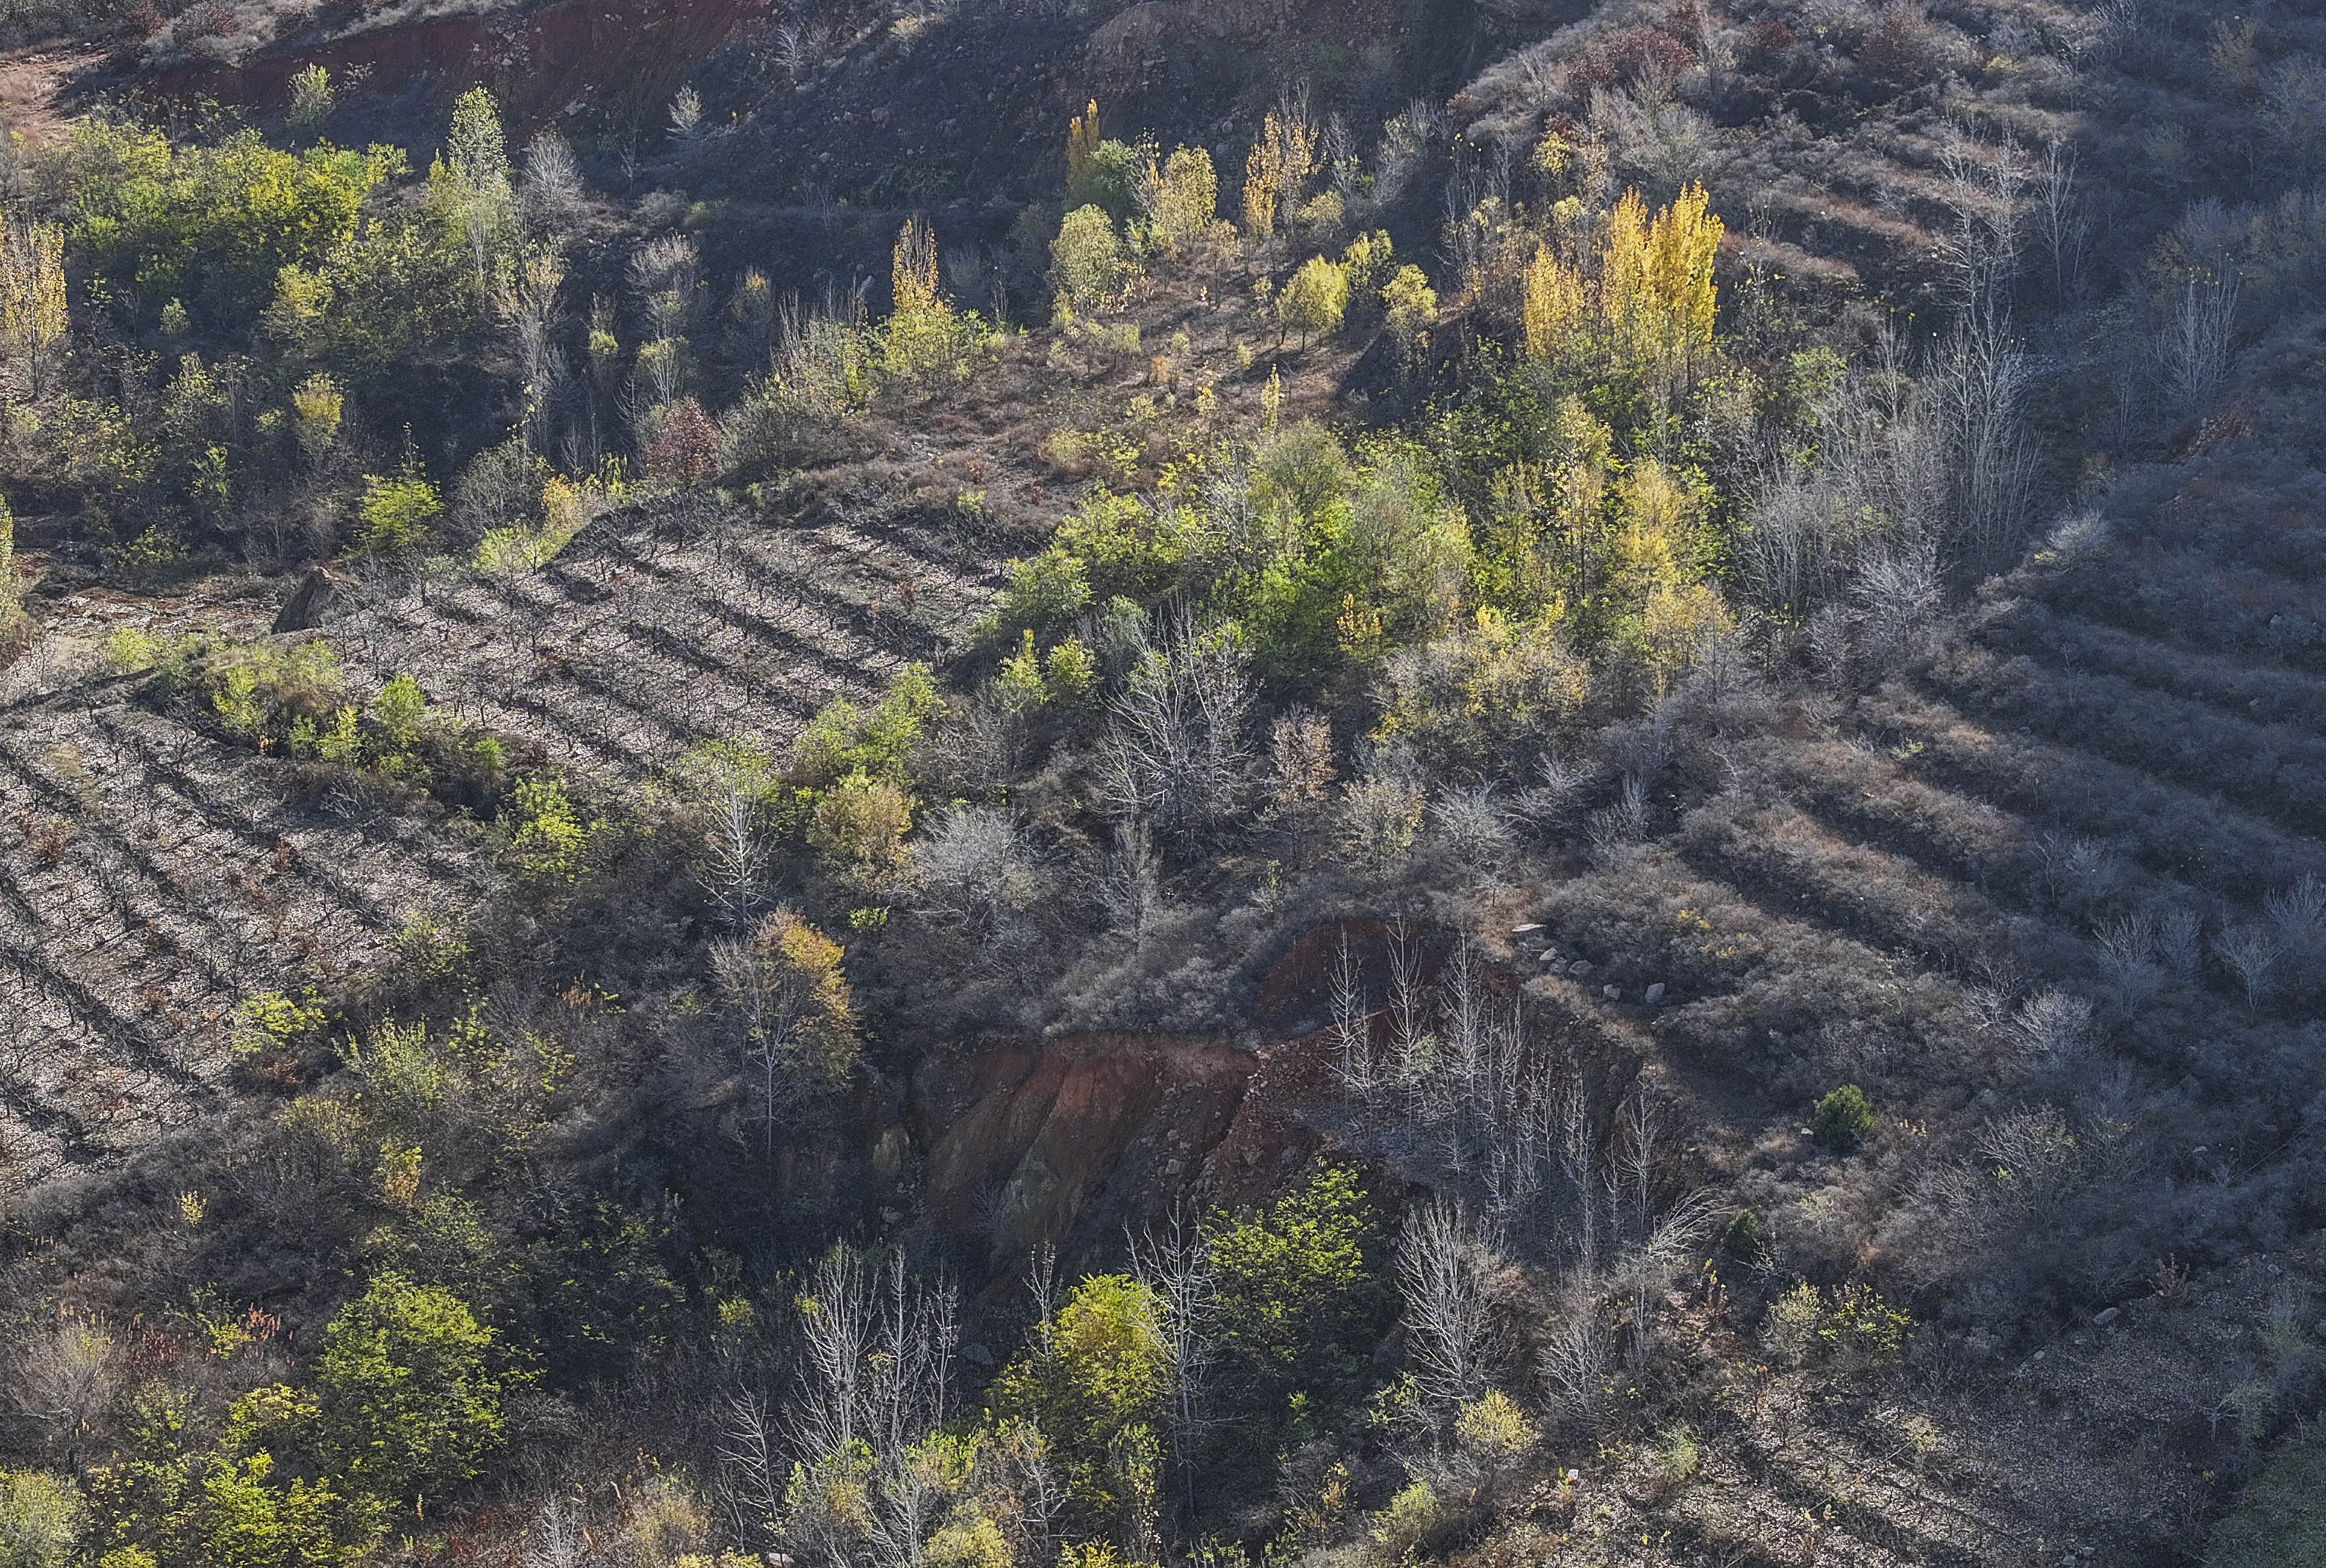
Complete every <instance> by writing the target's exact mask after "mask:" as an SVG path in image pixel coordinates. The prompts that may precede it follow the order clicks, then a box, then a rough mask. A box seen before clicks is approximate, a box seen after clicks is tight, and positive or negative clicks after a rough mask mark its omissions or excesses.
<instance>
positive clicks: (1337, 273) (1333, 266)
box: [1276, 255, 1349, 339]
mask: <svg viewBox="0 0 2326 1568" xmlns="http://www.w3.org/2000/svg"><path fill="white" fill-rule="evenodd" d="M1348 309H1349V272H1348V269H1347V268H1346V267H1344V266H1342V265H1341V264H1339V263H1337V262H1332V261H1327V260H1326V259H1325V258H1324V257H1323V256H1321V255H1317V256H1310V257H1309V258H1308V259H1307V261H1305V262H1302V263H1301V264H1300V266H1299V268H1298V271H1296V272H1295V273H1293V274H1292V276H1291V277H1290V279H1289V280H1288V281H1287V282H1286V283H1285V285H1284V287H1283V289H1282V290H1280V291H1279V292H1278V294H1277V296H1276V316H1277V320H1279V321H1281V322H1283V323H1284V325H1285V326H1286V327H1287V328H1288V329H1291V330H1293V331H1296V332H1298V333H1299V334H1300V335H1301V337H1302V338H1303V339H1308V338H1329V337H1331V336H1332V335H1333V334H1334V333H1335V332H1337V331H1339V330H1340V329H1341V321H1342V319H1343V317H1344V316H1345V315H1346V314H1347V313H1348Z"/></svg>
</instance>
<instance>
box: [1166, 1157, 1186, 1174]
mask: <svg viewBox="0 0 2326 1568" xmlns="http://www.w3.org/2000/svg"><path fill="white" fill-rule="evenodd" d="M1186 1168H1187V1162H1186V1161H1185V1160H1166V1161H1164V1162H1163V1174H1165V1175H1167V1176H1176V1175H1177V1174H1179V1173H1180V1172H1182V1171H1184V1170H1186Z"/></svg>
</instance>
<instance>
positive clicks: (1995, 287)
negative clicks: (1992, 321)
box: [1936, 136, 2025, 317]
mask: <svg viewBox="0 0 2326 1568" xmlns="http://www.w3.org/2000/svg"><path fill="white" fill-rule="evenodd" d="M1940 167H1941V168H1942V169H1943V171H1944V172H1945V174H1946V194H1945V198H1944V199H1945V201H1946V204H1947V209H1948V216H1949V222H1948V224H1947V226H1946V227H1944V228H1942V229H1941V230H1940V231H1939V235H1938V243H1937V246H1936V249H1937V252H1938V259H1939V263H1940V266H1942V267H1943V268H1944V269H1945V270H1946V272H1947V274H1948V275H1949V280H1950V283H1951V284H1952V291H1951V292H1953V294H1954V296H1955V304H1956V306H1957V307H1958V309H1959V310H1960V311H1962V312H1963V313H1964V314H1965V315H1966V316H1986V317H1991V316H1994V315H1996V313H1997V312H1999V311H2001V309H2002V308H2003V307H2004V305H2005V302H2006V300H2005V296H2006V293H2007V292H2008V290H2009V288H2010V284H2011V278H2012V274H2014V272H2015V271H2017V269H2018V265H2019V244H2020V222H2021V214H2020V191H2021V188H2022V187H2023V185H2024V182H2025V172H2024V170H2023V169H2022V168H2021V167H2020V155H2019V149H2018V148H2017V147H2015V146H2013V145H2011V144H2004V145H2002V146H1999V147H1991V146H1986V145H1984V144H1980V143H1977V142H1974V141H1972V140H1970V139H1969V138H1968V136H1963V137H1958V139H1957V140H1956V141H1955V143H1954V144H1952V145H1951V146H1949V148H1948V149H1947V150H1946V152H1945V153H1943V154H1942V155H1941V157H1940Z"/></svg>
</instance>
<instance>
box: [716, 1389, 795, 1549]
mask: <svg viewBox="0 0 2326 1568" xmlns="http://www.w3.org/2000/svg"><path fill="white" fill-rule="evenodd" d="M785 1479H786V1478H785V1474H784V1467H783V1463H782V1459H781V1455H780V1454H779V1453H778V1452H777V1441H776V1435H775V1432H774V1429H773V1427H772V1426H771V1425H770V1424H769V1420H768V1402H767V1401H766V1400H764V1399H762V1398H760V1397H759V1396H758V1395H756V1394H751V1393H748V1392H746V1393H739V1394H735V1395H732V1396H730V1397H729V1399H728V1402H727V1419H726V1421H725V1423H724V1424H723V1425H722V1427H721V1431H720V1434H719V1471H718V1482H717V1496H718V1498H719V1506H720V1508H721V1509H722V1510H723V1511H724V1512H725V1513H726V1515H727V1520H728V1525H729V1527H730V1528H731V1529H732V1530H733V1531H734V1533H735V1538H736V1539H737V1541H739V1542H740V1543H741V1544H742V1545H744V1546H746V1547H751V1546H758V1545H763V1544H764V1543H766V1542H768V1541H770V1540H772V1539H774V1538H775V1536H776V1532H777V1530H778V1529H780V1528H781V1527H782V1524H783V1516H784V1481H785Z"/></svg>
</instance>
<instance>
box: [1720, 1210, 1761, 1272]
mask: <svg viewBox="0 0 2326 1568" xmlns="http://www.w3.org/2000/svg"><path fill="white" fill-rule="evenodd" d="M1720 1250H1721V1251H1723V1252H1725V1253H1726V1254H1727V1255H1728V1256H1729V1257H1734V1258H1736V1259H1738V1260H1739V1261H1741V1262H1746V1263H1750V1262H1753V1261H1754V1260H1755V1259H1757V1258H1760V1257H1764V1256H1766V1255H1767V1253H1768V1250H1769V1232H1768V1227H1766V1226H1765V1225H1763V1224H1762V1222H1761V1216H1760V1214H1759V1213H1758V1212H1756V1211H1754V1210H1751V1209H1739V1210H1738V1211H1736V1217H1735V1219H1734V1220H1730V1221H1729V1222H1728V1229H1726V1230H1724V1231H1722V1232H1721V1234H1720Z"/></svg>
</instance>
